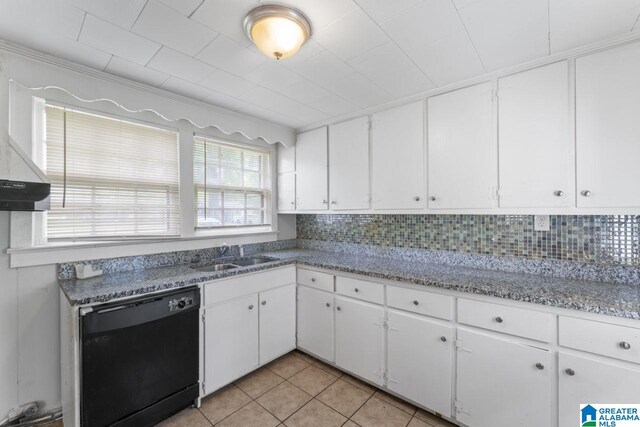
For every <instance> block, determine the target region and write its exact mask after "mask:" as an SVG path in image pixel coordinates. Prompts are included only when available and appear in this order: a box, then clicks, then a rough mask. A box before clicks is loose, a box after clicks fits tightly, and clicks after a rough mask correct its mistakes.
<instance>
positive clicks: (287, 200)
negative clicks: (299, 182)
mask: <svg viewBox="0 0 640 427" xmlns="http://www.w3.org/2000/svg"><path fill="white" fill-rule="evenodd" d="M295 209H296V174H295V173H294V172H289V173H281V174H279V175H278V210H279V211H293V210H295Z"/></svg>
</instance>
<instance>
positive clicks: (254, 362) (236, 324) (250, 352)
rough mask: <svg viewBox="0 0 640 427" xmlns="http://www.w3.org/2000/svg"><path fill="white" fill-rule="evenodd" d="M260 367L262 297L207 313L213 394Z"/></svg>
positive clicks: (208, 379)
mask: <svg viewBox="0 0 640 427" xmlns="http://www.w3.org/2000/svg"><path fill="white" fill-rule="evenodd" d="M257 367H258V295H255V294H254V295H248V296H246V297H242V298H238V299H235V300H232V301H228V302H223V303H221V304H218V305H215V306H212V307H210V308H207V309H206V310H205V322H204V377H205V379H204V383H205V393H206V394H209V393H211V392H213V391H215V390H217V389H219V388H220V387H222V386H224V385H226V384H229V383H230V382H231V381H234V380H236V379H238V378H240V377H241V376H243V375H244V374H246V373H248V372H250V371H252V370H253V369H255V368H257Z"/></svg>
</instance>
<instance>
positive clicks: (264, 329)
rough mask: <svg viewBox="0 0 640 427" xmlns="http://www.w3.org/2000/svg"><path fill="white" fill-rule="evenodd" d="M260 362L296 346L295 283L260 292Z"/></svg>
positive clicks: (267, 360)
mask: <svg viewBox="0 0 640 427" xmlns="http://www.w3.org/2000/svg"><path fill="white" fill-rule="evenodd" d="M259 296H260V364H261V365H263V364H265V363H267V362H270V361H271V360H273V359H275V358H276V357H278V356H281V355H282V354H284V353H286V352H288V351H291V350H293V349H294V348H296V285H294V284H291V285H288V286H283V287H281V288H276V289H271V290H268V291H264V292H261V293H260V295H259Z"/></svg>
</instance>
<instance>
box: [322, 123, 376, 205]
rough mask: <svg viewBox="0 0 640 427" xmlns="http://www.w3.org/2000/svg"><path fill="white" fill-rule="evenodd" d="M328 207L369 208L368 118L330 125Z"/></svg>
mask: <svg viewBox="0 0 640 427" xmlns="http://www.w3.org/2000/svg"><path fill="white" fill-rule="evenodd" d="M329 195H330V196H331V209H333V210H342V209H369V207H370V197H371V196H370V193H369V118H368V117H366V116H365V117H359V118H357V119H353V120H349V121H346V122H342V123H338V124H336V125H332V126H330V127H329Z"/></svg>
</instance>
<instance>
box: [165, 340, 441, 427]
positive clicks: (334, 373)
mask: <svg viewBox="0 0 640 427" xmlns="http://www.w3.org/2000/svg"><path fill="white" fill-rule="evenodd" d="M212 425H216V426H225V427H232V426H233V427H236V426H237V427H253V426H255V427H277V426H287V427H333V426H335V427H339V426H345V427H357V426H361V427H395V426H399V427H400V426H402V427H404V426H408V427H447V426H453V424H451V423H449V422H447V421H444V420H442V419H441V418H438V417H436V416H435V415H433V414H431V413H428V412H426V411H423V410H422V409H416V407H414V406H413V405H411V404H409V403H407V402H404V401H402V400H400V399H398V398H396V397H394V396H391V395H389V394H386V393H384V392H382V391H380V390H378V389H376V388H375V387H372V386H370V385H369V384H365V383H363V382H362V381H360V380H358V379H356V378H354V377H352V376H350V375H347V374H345V373H343V372H341V371H339V370H337V369H335V368H333V367H331V366H329V365H327V364H325V363H323V362H320V361H319V360H316V359H314V358H312V357H310V356H308V355H306V354H304V353H301V352H299V351H294V352H291V353H289V354H287V355H284V356H282V357H281V358H279V359H277V360H275V361H273V362H271V363H270V364H268V365H267V366H265V367H262V368H260V369H258V370H257V371H255V372H252V373H251V374H249V375H247V376H245V377H243V378H241V379H239V380H238V381H236V382H235V383H233V384H230V385H228V386H226V387H224V388H223V389H221V390H219V391H217V392H215V393H214V394H212V395H211V396H207V397H206V398H205V399H203V401H202V406H201V407H200V409H196V408H188V409H185V410H184V411H182V412H180V413H179V414H177V415H174V416H173V417H171V418H169V419H168V420H166V421H164V422H162V423H161V424H158V426H160V427H208V426H212Z"/></svg>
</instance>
